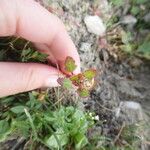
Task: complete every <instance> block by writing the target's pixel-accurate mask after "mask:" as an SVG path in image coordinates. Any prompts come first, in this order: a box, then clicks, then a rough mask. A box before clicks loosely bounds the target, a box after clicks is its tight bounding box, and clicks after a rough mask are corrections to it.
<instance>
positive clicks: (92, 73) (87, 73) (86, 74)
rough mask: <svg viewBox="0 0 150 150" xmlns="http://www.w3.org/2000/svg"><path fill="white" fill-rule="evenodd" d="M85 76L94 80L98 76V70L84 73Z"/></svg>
mask: <svg viewBox="0 0 150 150" xmlns="http://www.w3.org/2000/svg"><path fill="white" fill-rule="evenodd" d="M83 75H84V77H85V78H86V79H88V80H92V79H93V78H94V77H95V76H96V70H95V69H89V70H86V71H84V72H83Z"/></svg>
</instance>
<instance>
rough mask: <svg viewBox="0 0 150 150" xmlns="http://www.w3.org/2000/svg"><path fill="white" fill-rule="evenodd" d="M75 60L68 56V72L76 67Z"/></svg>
mask: <svg viewBox="0 0 150 150" xmlns="http://www.w3.org/2000/svg"><path fill="white" fill-rule="evenodd" d="M76 67H77V66H76V64H75V61H74V59H73V58H72V57H70V56H67V58H66V60H65V70H66V71H68V72H73V71H74V70H75V69H76Z"/></svg>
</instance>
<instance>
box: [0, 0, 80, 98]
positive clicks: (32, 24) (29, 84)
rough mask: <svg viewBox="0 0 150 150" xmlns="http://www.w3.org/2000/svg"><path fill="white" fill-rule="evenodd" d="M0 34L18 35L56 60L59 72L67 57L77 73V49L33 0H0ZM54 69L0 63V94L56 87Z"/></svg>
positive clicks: (62, 27)
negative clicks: (73, 63) (70, 58)
mask: <svg viewBox="0 0 150 150" xmlns="http://www.w3.org/2000/svg"><path fill="white" fill-rule="evenodd" d="M0 36H19V37H22V38H25V39H27V40H29V41H31V42H33V43H35V45H36V47H37V48H38V49H39V50H40V51H42V52H44V53H47V54H48V55H49V57H48V59H49V60H50V61H52V62H54V61H55V62H57V63H58V64H59V66H60V68H61V71H63V66H64V60H65V58H66V57H67V56H71V57H72V58H73V59H74V60H75V61H76V64H77V66H78V67H77V69H76V70H75V72H74V73H75V74H76V73H79V72H80V60H79V55H78V52H77V50H76V48H75V46H74V44H73V42H72V40H71V39H70V37H69V36H68V34H67V32H66V30H65V27H64V25H63V24H62V22H61V21H60V20H59V19H58V18H57V17H56V16H54V15H53V14H51V13H50V12H48V11H47V10H46V9H45V8H43V7H42V6H41V5H39V4H38V3H37V2H35V1H33V0H0ZM58 73H60V72H59V71H58V69H56V68H54V67H52V66H48V65H44V64H38V63H13V62H0V97H3V96H8V95H12V94H16V93H21V92H25V91H30V90H33V89H37V88H42V87H56V86H58V83H57V78H58Z"/></svg>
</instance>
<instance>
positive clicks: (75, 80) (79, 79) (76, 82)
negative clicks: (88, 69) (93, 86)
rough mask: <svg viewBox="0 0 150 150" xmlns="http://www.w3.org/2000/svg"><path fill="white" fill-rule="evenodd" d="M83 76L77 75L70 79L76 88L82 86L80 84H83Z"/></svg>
mask: <svg viewBox="0 0 150 150" xmlns="http://www.w3.org/2000/svg"><path fill="white" fill-rule="evenodd" d="M83 78H84V77H83V75H82V74H77V75H73V76H71V77H70V80H71V81H72V83H73V84H74V85H75V86H80V84H81V83H82V81H83Z"/></svg>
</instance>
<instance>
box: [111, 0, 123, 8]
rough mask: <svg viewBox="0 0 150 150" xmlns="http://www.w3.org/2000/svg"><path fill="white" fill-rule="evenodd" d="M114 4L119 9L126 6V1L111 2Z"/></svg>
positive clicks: (115, 0) (112, 0)
mask: <svg viewBox="0 0 150 150" xmlns="http://www.w3.org/2000/svg"><path fill="white" fill-rule="evenodd" d="M111 2H112V4H113V5H115V6H117V7H120V6H122V5H123V4H124V1H123V0H111Z"/></svg>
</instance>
